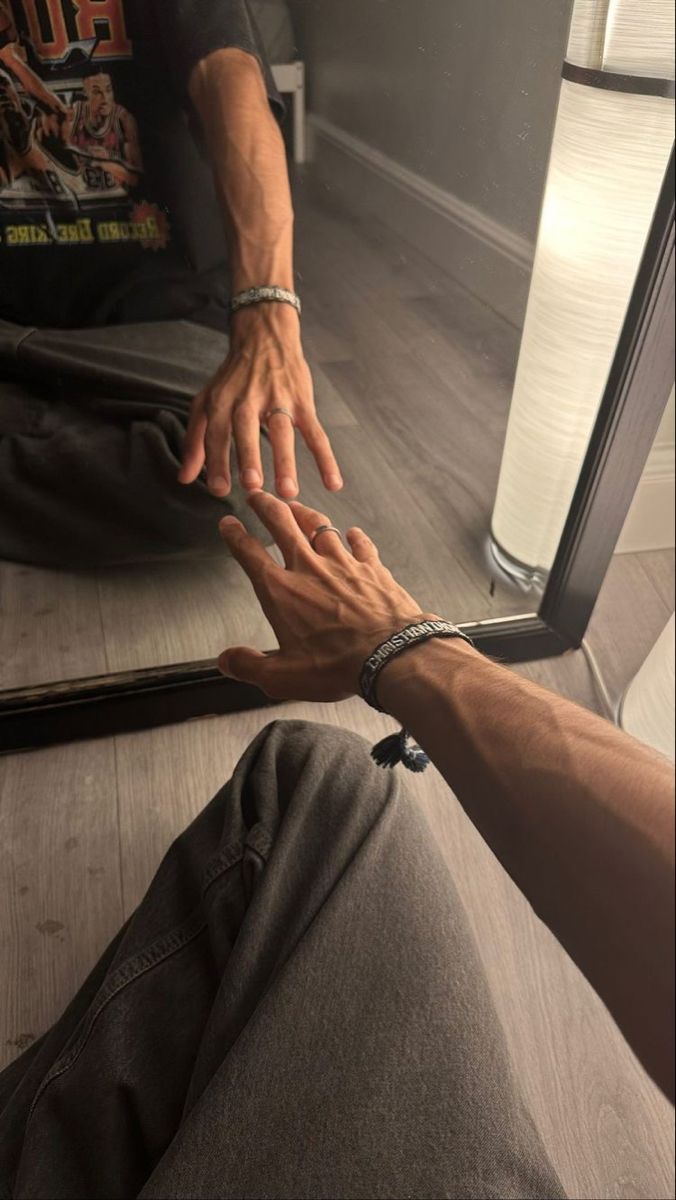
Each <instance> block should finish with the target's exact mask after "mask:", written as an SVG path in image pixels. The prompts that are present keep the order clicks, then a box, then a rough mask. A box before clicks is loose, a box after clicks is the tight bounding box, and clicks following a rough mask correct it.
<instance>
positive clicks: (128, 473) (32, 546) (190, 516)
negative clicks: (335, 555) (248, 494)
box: [0, 322, 269, 567]
mask: <svg viewBox="0 0 676 1200" xmlns="http://www.w3.org/2000/svg"><path fill="white" fill-rule="evenodd" d="M226 348H227V339H225V338H224V337H223V335H221V334H216V333H214V332H213V331H211V330H203V329H200V328H199V327H198V326H193V325H189V324H188V323H186V322H171V323H167V324H166V326H156V325H153V326H133V327H124V328H122V327H115V328H111V329H104V330H88V331H78V332H77V333H73V332H67V331H42V330H41V331H37V330H36V331H30V330H25V331H24V330H21V331H17V327H16V326H11V325H8V324H7V323H4V324H2V323H0V558H7V559H12V560H14V561H21V562H30V563H33V564H37V565H47V566H59V567H69V566H95V565H101V564H111V563H123V562H138V561H147V560H151V559H158V560H159V559H165V558H177V557H194V556H195V554H209V553H213V554H222V553H223V546H222V542H221V540H220V538H219V536H218V521H219V519H220V518H221V517H222V516H225V515H226V514H227V513H229V512H236V513H237V515H238V516H241V517H242V519H243V520H244V521H245V523H246V524H248V525H249V526H251V523H252V518H251V517H250V516H249V515H247V514H248V506H247V505H246V504H245V502H244V497H243V495H242V493H241V492H240V491H239V489H238V487H237V484H235V487H234V489H233V493H232V495H231V496H230V497H228V498H227V499H226V500H219V499H217V498H215V497H214V496H212V495H211V494H210V493H209V492H208V490H207V488H206V485H205V484H204V483H203V482H198V483H196V484H194V485H193V486H191V487H184V486H182V485H181V484H179V483H178V482H177V478H176V477H177V474H178V468H179V465H180V459H181V450H182V443H183V437H184V434H185V428H186V424H187V420H188V413H189V408H190V400H191V398H192V396H193V395H194V394H195V392H197V391H199V389H200V387H201V386H202V384H203V382H204V379H205V378H207V377H208V375H209V372H210V369H211V368H212V363H213V362H214V361H216V362H219V361H221V359H222V357H223V355H224V353H225V350H226ZM3 378H4V382H2V380H3ZM47 514H48V516H49V520H48V521H46V519H45V518H46V515H47ZM256 532H259V529H258V526H257V525H256ZM266 540H269V538H266Z"/></svg>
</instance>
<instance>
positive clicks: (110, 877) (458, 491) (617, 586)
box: [0, 197, 674, 1200]
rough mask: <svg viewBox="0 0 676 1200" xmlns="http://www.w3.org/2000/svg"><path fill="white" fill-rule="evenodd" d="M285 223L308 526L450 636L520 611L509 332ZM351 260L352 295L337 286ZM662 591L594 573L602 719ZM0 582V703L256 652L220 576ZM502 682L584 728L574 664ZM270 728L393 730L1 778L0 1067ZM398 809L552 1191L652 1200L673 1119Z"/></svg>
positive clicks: (125, 748)
mask: <svg viewBox="0 0 676 1200" xmlns="http://www.w3.org/2000/svg"><path fill="white" fill-rule="evenodd" d="M300 204H301V206H302V205H303V204H305V209H304V210H303V212H304V218H305V229H306V230H307V231H308V238H307V241H306V243H305V245H304V247H303V248H302V249H301V255H300V264H301V270H302V272H303V275H304V288H303V290H304V293H305V295H306V319H305V329H306V341H307V345H308V353H309V355H310V358H311V361H312V364H313V369H314V373H315V380H316V384H317V389H318V395H319V403H320V407H321V409H322V412H323V415H324V419H325V421H326V424H327V426H329V427H330V429H331V433H332V436H333V438H334V440H335V442H336V445H337V448H338V450H339V453H340V454H341V458H342V462H343V466H344V469H345V473H346V476H347V479H348V483H349V487H348V488H347V489H346V492H345V495H344V496H342V497H340V498H339V499H336V501H335V502H332V505H331V515H332V516H333V517H334V518H335V519H336V520H337V521H338V523H340V524H346V523H348V522H349V521H353V520H356V519H357V518H358V519H359V523H360V524H363V525H365V526H366V527H367V528H370V529H372V530H373V531H374V532H375V534H376V536H377V538H378V540H379V541H380V542H381V545H382V548H383V553H384V557H385V558H386V560H387V561H388V563H389V564H390V565H391V566H392V567H393V569H394V570H395V573H397V574H398V575H399V576H400V577H401V578H402V580H403V581H405V582H406V583H407V584H408V586H409V588H410V589H411V590H413V591H414V592H415V593H416V594H417V595H418V597H419V599H420V601H421V603H422V604H423V605H424V604H427V603H429V604H430V605H432V606H433V607H437V608H438V607H441V608H442V609H443V611H444V612H448V613H449V614H450V615H453V616H455V617H457V618H458V619H474V618H478V617H482V616H488V615H497V614H501V613H506V612H509V611H512V610H513V609H514V608H518V610H519V611H523V599H522V597H520V596H518V595H514V594H509V593H507V594H504V593H503V594H501V593H500V592H498V593H497V595H495V596H493V597H491V595H490V593H489V588H488V572H487V570H486V567H485V560H484V558H483V542H482V538H483V533H482V531H485V528H486V524H487V519H488V515H489V512H490V503H491V499H492V493H493V489H494V480H495V472H496V471H497V464H498V462H499V448H500V444H501V438H502V430H503V428H504V420H505V416H506V406H507V401H508V395H509V384H510V378H511V372H512V370H513V364H514V359H515V353H516V344H517V340H518V339H517V337H516V334H515V333H514V331H512V330H510V328H509V327H508V326H506V325H505V324H504V322H502V321H500V320H499V319H497V318H494V317H493V316H492V315H491V314H490V312H489V311H488V310H482V311H479V309H478V308H477V307H476V302H474V301H471V298H468V297H467V296H466V294H464V293H463V294H462V295H460V294H459V293H456V291H455V290H454V288H453V287H452V286H450V285H449V283H448V281H444V280H440V279H439V277H438V276H437V275H436V274H435V271H434V268H432V267H430V266H429V264H425V263H421V262H420V261H418V260H416V259H415V256H412V255H410V254H409V253H408V252H405V251H404V250H403V249H402V247H394V246H393V245H392V244H391V243H390V242H389V240H388V239H387V238H386V237H385V236H384V234H383V231H382V230H380V229H378V228H377V227H376V226H368V227H367V226H365V225H357V224H356V223H355V224H353V225H350V224H345V222H341V221H339V220H338V219H337V217H336V214H335V213H333V212H332V211H331V209H330V208H329V207H328V206H326V205H324V206H321V207H317V206H316V205H315V204H314V201H312V202H311V201H310V200H308V201H307V202H306V201H305V200H304V199H303V197H301V200H300ZM360 264H362V265H363V266H364V271H365V272H367V274H368V281H365V274H364V273H362V274H361V275H359V276H358V277H357V278H356V277H355V274H354V271H355V269H356V267H357V266H359V265H360ZM327 272H328V273H329V276H330V278H331V279H332V280H333V281H334V282H335V285H336V286H335V289H333V291H332V295H331V298H330V299H329V298H327V294H326V287H325V281H326V278H327ZM357 279H358V280H359V281H360V282H357ZM322 281H324V286H322ZM482 322H483V324H482ZM365 447H368V452H366V451H365ZM460 447H461V448H462V454H461V453H460V452H459V449H458V448H460ZM491 472H492V474H491ZM309 477H310V476H309V465H308V464H307V462H306V464H305V473H304V478H305V479H307V478H309ZM306 494H307V495H308V496H309V497H311V499H312V500H315V499H318V498H319V496H320V491H319V489H318V488H316V486H315V487H314V488H308V490H307V493H306ZM673 579H674V556H673V553H671V552H655V553H650V554H641V555H624V556H620V557H616V558H615V560H614V561H613V563H612V566H611V569H610V572H609V575H608V578H607V581H606V585H605V587H604V590H603V592H602V595H601V597H600V600H599V604H598V606H597V610H596V613H595V616H594V619H593V622H592V625H591V628H590V630H589V634H588V638H587V644H588V650H589V651H591V655H592V662H593V664H595V666H596V667H597V668H598V669H599V670H600V672H601V678H602V681H603V685H604V689H605V690H607V691H608V692H609V693H610V701H611V705H614V704H615V703H616V701H617V700H618V699H619V696H620V695H621V693H622V690H623V688H624V686H625V685H626V683H627V682H628V680H629V679H630V678H631V677H632V675H633V673H634V672H635V670H636V668H637V667H638V666H639V664H640V663H641V661H642V660H643V658H644V657H645V655H646V653H647V651H648V650H649V648H650V646H651V645H652V643H653V642H654V640H655V638H656V637H657V635H658V633H659V632H660V630H661V628H662V627H663V625H664V624H665V623H666V620H667V618H668V616H669V614H670V613H671V612H672V611H673V607H674V595H673V590H674V585H673ZM2 583H3V589H4V590H3V609H4V613H3V615H4V617H5V623H4V630H5V632H4V635H3V636H4V637H5V639H6V640H5V642H4V643H3V644H2V649H1V655H2V657H3V658H4V660H5V662H4V669H5V678H4V685H5V686H18V685H21V684H27V683H35V682H39V681H43V680H45V679H49V678H65V677H74V676H78V675H88V674H95V673H99V672H105V671H109V670H121V669H125V668H128V667H136V666H148V665H150V664H151V663H160V662H171V661H178V660H186V659H193V658H202V657H210V656H212V655H213V654H215V653H216V652H217V651H218V650H219V649H221V648H222V646H223V645H225V644H226V642H228V641H233V640H237V641H239V640H242V639H243V638H247V639H250V640H252V641H255V642H257V643H258V644H259V645H264V644H267V643H268V642H269V634H268V631H267V628H266V626H265V623H264V622H262V621H261V620H260V619H259V618H258V617H256V616H254V614H253V610H252V606H251V603H250V594H249V591H248V585H246V584H245V583H244V581H243V580H242V578H241V576H240V575H239V572H238V570H237V569H236V568H234V567H233V564H231V563H227V562H224V563H222V564H219V565H216V564H212V563H208V562H204V563H200V564H196V565H193V566H192V567H191V569H190V573H189V574H188V573H186V572H185V571H184V570H181V571H178V570H176V569H173V568H153V569H152V570H151V569H148V568H143V570H138V571H133V572H128V571H127V572H109V573H106V574H105V577H104V576H103V575H102V574H101V573H98V574H95V573H92V575H91V576H90V577H86V578H85V577H82V576H78V577H77V579H74V578H73V577H66V576H63V577H59V578H58V580H56V581H55V578H54V575H53V573H46V572H45V573H41V572H32V571H31V570H30V569H28V568H22V567H12V568H6V569H5V570H4V572H3V580H2ZM8 613H9V618H10V620H9V627H8V623H7V616H8ZM130 614H131V615H130ZM518 670H519V671H520V672H521V673H522V674H524V675H526V676H528V677H531V678H534V679H537V680H539V681H540V682H542V683H544V684H545V685H546V686H549V687H552V688H554V689H555V690H557V691H559V692H561V693H562V694H563V695H566V696H568V697H570V698H571V699H574V700H577V701H578V702H579V703H581V704H583V705H585V706H586V707H588V708H590V709H593V710H596V711H601V712H602V711H603V705H604V701H603V699H602V696H601V693H600V691H599V689H598V685H597V683H596V681H595V679H594V675H593V673H592V670H591V669H590V664H589V661H588V659H587V657H585V653H584V652H583V651H579V652H577V653H574V654H570V655H567V656H565V657H564V658H561V659H556V660H549V661H547V662H543V663H533V664H528V665H527V666H524V667H520V668H518ZM280 715H288V716H292V717H297V716H305V717H309V718H311V719H315V720H319V721H324V722H327V723H330V724H340V725H343V726H346V727H348V728H351V729H354V730H356V731H358V732H361V733H362V734H364V735H365V736H366V737H367V738H369V739H371V740H376V738H377V737H379V736H382V732H383V731H384V730H386V729H389V728H390V727H391V723H390V722H388V720H387V719H386V718H384V717H380V716H379V715H378V714H376V713H374V712H372V711H371V710H368V709H366V707H365V706H364V705H362V704H361V702H359V701H356V700H354V701H349V702H346V703H344V704H340V705H317V706H314V707H313V706H310V705H300V704H293V705H284V706H280V707H279V708H276V709H274V710H273V711H272V712H270V711H269V710H268V711H265V712H253V713H245V714H240V715H235V716H229V717H224V718H218V719H212V720H205V721H199V722H192V723H188V724H185V725H182V726H177V727H171V728H164V729H159V730H155V731H152V732H148V733H142V734H135V735H127V736H123V737H116V738H110V739H106V740H102V741H94V742H87V743H81V744H77V745H71V746H62V747H55V748H53V749H48V750H44V751H37V752H33V753H30V754H23V755H15V756H12V757H7V758H4V759H0V1058H1V1059H2V1061H9V1060H10V1059H12V1058H13V1057H14V1056H15V1055H16V1054H18V1053H19V1051H20V1050H21V1049H22V1048H23V1047H24V1046H27V1045H29V1044H30V1043H31V1042H32V1041H33V1040H34V1039H35V1038H36V1037H38V1036H39V1035H40V1034H41V1033H42V1032H43V1031H44V1030H45V1029H46V1028H47V1027H48V1026H49V1025H50V1023H51V1022H52V1021H53V1020H54V1019H55V1018H56V1017H57V1016H58V1014H59V1012H60V1011H61V1009H62V1008H63V1007H64V1005H65V1004H66V1002H67V1001H68V999H69V998H70V996H71V995H72V993H73V991H74V989H75V988H76V987H77V986H78V984H79V983H80V982H81V981H82V979H83V978H84V977H85V976H86V975H87V973H88V971H89V970H90V968H91V966H92V965H93V963H94V962H95V960H96V958H97V957H98V955H99V954H100V953H101V951H102V950H103V948H104V947H105V945H106V943H107V942H108V940H109V939H110V938H111V937H112V936H113V934H114V933H115V932H116V930H117V929H118V927H119V925H120V924H121V922H122V921H123V920H124V919H125V917H126V916H128V915H129V913H130V912H131V911H132V910H133V908H134V906H135V905H136V904H137V903H138V901H139V899H140V897H141V896H142V894H143V891H144V889H145V888H146V887H147V884H148V882H149V880H150V878H151V877H152V875H153V873H154V871H155V870H156V868H157V865H158V863H159V861H160V858H161V856H162V854H163V853H164V851H165V850H166V848H167V846H168V845H169V843H170V842H171V840H172V839H173V837H174V836H175V835H176V834H177V833H178V832H179V831H180V830H182V829H183V828H184V827H185V825H186V824H187V823H188V822H189V821H190V819H191V818H192V817H193V816H194V815H195V814H196V813H197V812H198V811H199V810H200V809H201V808H202V807H203V805H204V804H205V803H206V802H207V800H208V799H209V798H210V797H211V795H213V793H214V792H215V791H216V789H217V788H218V787H219V786H220V785H221V784H222V782H223V780H224V779H225V778H226V777H227V776H228V775H229V774H230V772H231V770H232V767H233V765H234V763H235V762H236V760H237V758H238V757H239V755H240V754H241V753H242V751H243V749H244V748H245V746H246V744H247V743H248V742H249V740H250V739H251V737H252V736H254V735H255V734H256V733H257V732H258V730H259V729H260V728H261V727H262V726H263V725H264V724H265V723H267V721H268V720H270V719H272V717H275V716H280ZM411 787H412V790H413V793H414V796H415V801H416V802H417V803H419V804H420V805H421V806H422V808H423V809H424V811H425V812H426V813H427V815H428V818H429V820H430V822H431V823H432V826H433V828H434V830H435V832H436V834H437V837H438V839H439V842H440V844H441V846H442V847H443V851H444V854H445V855H446V857H447V859H448V862H449V865H450V868H451V870H452V872H453V875H454V877H455V879H456V880H457V883H458V887H459V890H460V893H461V896H462V898H463V900H464V902H465V904H466V906H467V908H468V911H469V913H470V917H471V920H472V923H473V925H474V928H475V931H476V935H477V939H478V942H479V945H480V947H481V953H482V956H483V959H484V963H485V967H486V972H487V975H488V979H489V981H490V985H491V988H492V991H493V994H494V997H495V1003H496V1006H497V1009H498V1013H499V1015H500V1018H501V1020H502V1022H503V1024H504V1027H505V1031H506V1035H507V1038H508V1041H509V1045H510V1048H511V1052H512V1055H513V1057H514V1060H515V1063H516V1067H517V1070H518V1073H519V1075H520V1077H521V1079H522V1082H523V1088H524V1092H525V1095H526V1098H527V1101H528V1103H529V1105H530V1107H531V1110H532V1112H533V1115H534V1118H535V1121H536V1123H537V1125H538V1127H539V1129H540V1130H541V1133H542V1136H543V1138H544V1141H545V1144H546V1146H547V1147H548V1150H549V1152H550V1154H551V1156H552V1159H553V1161H554V1164H555V1166H556V1167H557V1169H558V1170H559V1172H560V1174H561V1177H562V1180H563V1182H564V1186H565V1187H566V1189H567V1191H568V1194H569V1195H570V1196H572V1197H580V1198H585V1200H601V1198H604V1197H616V1198H625V1200H628V1198H631V1197H645V1198H646V1200H647V1198H649V1197H654V1198H656V1200H657V1198H662V1197H665V1198H667V1197H671V1196H673V1194H674V1174H673V1170H674V1163H673V1110H672V1109H671V1108H670V1106H669V1105H668V1103H667V1102H666V1101H665V1100H664V1099H663V1097H662V1096H661V1095H660V1093H659V1092H658V1090H657V1089H656V1088H655V1087H654V1086H653V1085H652V1084H651V1083H650V1081H649V1080H648V1079H647V1078H646V1076H645V1074H644V1072H643V1071H642V1070H641V1068H640V1067H639V1066H638V1064H637V1063H636V1061H635V1059H634V1057H633V1055H632V1054H631V1053H630V1051H629V1050H628V1048H627V1047H626V1045H625V1044H624V1042H623V1040H622V1038H621V1037H620V1035H619V1034H618V1032H617V1030H616V1029H615V1027H614V1025H613V1022H612V1021H611V1020H610V1018H609V1016H608V1014H607V1013H606V1011H605V1009H604V1008H603V1006H602V1004H601V1003H600V1001H599V1000H598V999H597V998H596V996H595V995H594V994H593V992H592V991H591V989H590V988H589V986H588V985H587V984H586V982H585V981H584V979H583V978H582V977H581V976H580V974H579V972H578V971H577V970H576V969H575V967H574V966H573V965H572V964H571V962H570V961H569V959H568V958H567V956H566V955H565V954H564V953H563V951H562V950H561V949H560V947H559V946H558V944H557V943H556V942H555V941H554V939H553V938H552V937H551V936H550V934H549V933H548V931H547V930H546V929H545V928H544V927H543V926H542V925H541V924H540V923H539V921H538V920H537V919H536V918H535V917H534V916H533V914H532V912H531V911H530V909H529V907H528V905H527V904H526V902H525V901H524V900H523V898H522V897H521V895H520V894H519V893H518V892H517V890H516V889H515V887H514V886H513V885H512V883H511V882H510V880H509V879H508V878H507V877H506V876H505V875H504V873H503V871H502V870H501V868H500V867H499V866H498V864H497V862H496V861H495V859H494V858H493V856H492V854H491V853H490V851H488V849H487V848H486V846H485V845H484V844H483V842H482V841H481V839H480V838H479V837H478V835H477V834H476V832H475V831H474V829H473V827H472V826H471V825H470V824H469V822H468V821H467V820H466V818H465V817H464V815H463V814H462V811H461V810H460V808H459V806H458V805H457V803H456V802H455V800H454V798H453V797H452V795H451V794H450V793H449V791H448V789H447V788H446V786H445V784H444V783H443V781H442V780H441V779H440V777H439V776H437V775H436V774H435V773H434V772H429V773H428V774H426V775H425V776H423V777H422V778H421V779H418V780H415V779H414V780H412V781H411Z"/></svg>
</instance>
